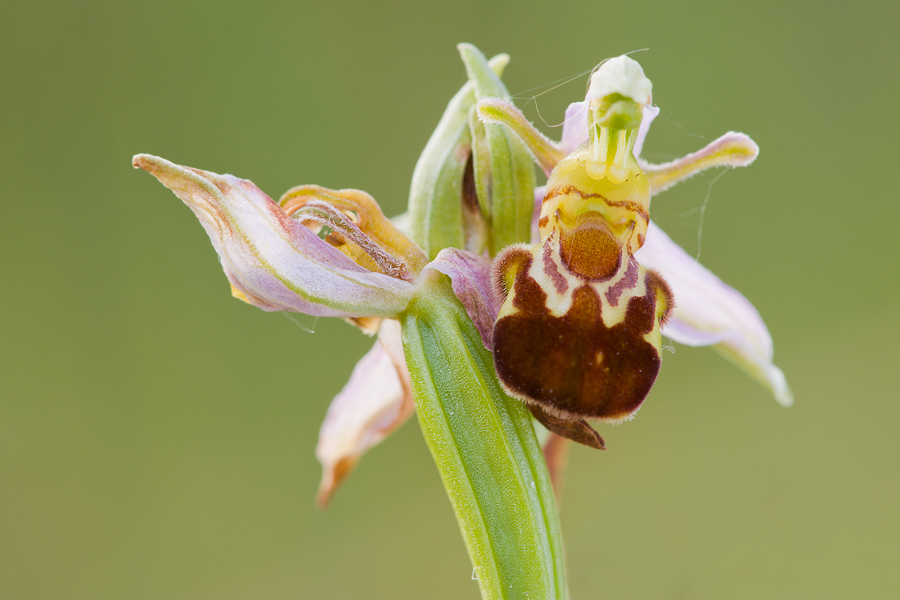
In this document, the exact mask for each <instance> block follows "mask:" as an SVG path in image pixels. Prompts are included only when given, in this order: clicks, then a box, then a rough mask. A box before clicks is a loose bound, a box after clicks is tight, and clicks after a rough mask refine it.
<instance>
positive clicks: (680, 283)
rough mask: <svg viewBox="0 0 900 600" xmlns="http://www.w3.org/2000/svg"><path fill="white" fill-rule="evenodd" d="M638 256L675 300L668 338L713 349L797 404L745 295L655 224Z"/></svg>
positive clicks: (777, 395)
mask: <svg viewBox="0 0 900 600" xmlns="http://www.w3.org/2000/svg"><path fill="white" fill-rule="evenodd" d="M635 258H636V259H637V260H638V261H639V262H640V263H641V264H642V265H645V266H647V267H650V268H651V269H654V270H656V271H657V272H659V273H660V274H661V275H662V276H663V277H664V278H665V280H666V282H667V283H668V284H669V286H670V287H671V288H672V293H673V295H674V296H675V308H674V309H673V310H672V312H671V318H670V319H669V321H668V323H667V324H666V325H665V326H664V327H663V330H662V333H663V335H665V336H667V337H670V338H672V339H673V340H675V341H676V342H680V343H682V344H687V345H689V346H710V345H711V346H713V347H714V348H715V349H716V350H718V351H719V352H720V353H721V354H723V355H724V356H725V357H726V358H728V359H730V360H732V361H733V362H735V363H736V364H737V365H738V366H740V367H741V368H743V369H744V370H746V371H747V372H748V373H749V374H750V375H751V376H753V377H754V378H755V379H757V380H758V381H760V383H762V384H763V385H764V386H766V387H767V388H769V389H770V390H771V391H772V393H773V394H774V395H775V399H776V400H777V401H778V402H779V403H780V404H782V405H784V406H790V405H791V404H792V403H793V396H792V394H791V390H790V388H789V387H788V385H787V381H786V380H785V377H784V374H783V373H782V372H781V369H779V368H778V367H776V366H775V365H774V364H772V354H773V350H772V337H771V336H770V335H769V331H768V329H766V325H765V323H763V320H762V318H761V317H760V316H759V312H757V310H756V309H755V308H754V307H753V305H752V304H750V302H749V301H748V300H747V299H746V298H745V297H744V296H743V295H742V294H741V293H740V292H738V291H737V290H735V289H734V288H732V287H730V286H728V285H726V284H725V283H723V282H722V280H721V279H719V278H718V277H716V276H715V275H714V274H713V273H712V272H711V271H709V269H707V268H706V267H704V266H703V265H701V264H700V263H699V262H697V261H696V260H694V259H693V258H692V257H690V256H689V255H688V254H687V252H685V251H684V250H682V249H681V247H680V246H678V244H676V243H675V242H673V241H672V240H671V239H670V238H669V236H667V235H666V234H665V233H664V232H663V231H662V229H660V228H659V227H657V226H656V224H655V223H653V222H652V221H651V222H650V227H649V229H648V230H647V240H646V242H645V243H644V245H643V247H642V248H641V249H640V250H638V252H637V253H636V254H635Z"/></svg>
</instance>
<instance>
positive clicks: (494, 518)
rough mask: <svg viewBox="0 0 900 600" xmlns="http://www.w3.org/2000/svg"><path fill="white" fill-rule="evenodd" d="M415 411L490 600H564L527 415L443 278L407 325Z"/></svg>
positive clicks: (419, 301) (541, 466)
mask: <svg viewBox="0 0 900 600" xmlns="http://www.w3.org/2000/svg"><path fill="white" fill-rule="evenodd" d="M402 322H403V346H404V351H405V353H406V360H407V364H408V365H409V370H410V375H411V377H412V382H413V387H414V390H415V396H416V404H417V412H418V416H419V422H420V424H421V426H422V432H423V434H424V436H425V440H426V441H427V443H428V446H429V448H430V449H431V453H432V455H433V456H434V460H435V462H436V463H437V466H438V470H439V471H440V473H441V477H442V479H443V481H444V486H445V488H446V489H447V494H448V495H449V497H450V501H451V503H452V504H453V508H454V510H455V511H456V517H457V519H458V521H459V525H460V529H461V530H462V534H463V538H464V539H465V542H466V546H467V547H468V550H469V556H470V558H471V559H472V564H473V566H474V568H475V575H476V577H477V579H478V583H479V586H480V587H481V593H482V597H483V598H485V599H486V600H488V599H489V600H495V599H513V598H515V599H524V598H528V599H531V600H565V598H566V597H567V591H566V583H565V571H564V565H563V559H562V542H561V537H560V530H559V519H558V516H557V512H556V503H555V500H554V495H553V488H552V485H551V483H550V477H549V475H548V473H547V468H546V465H545V463H544V458H543V455H542V453H541V449H540V446H539V444H538V442H537V439H536V437H535V434H534V429H533V427H532V423H531V416H530V414H529V412H528V410H527V409H526V408H525V406H524V405H523V404H522V403H521V402H519V401H516V400H513V399H512V398H510V397H509V396H508V395H507V394H506V393H505V392H504V391H503V389H502V388H501V387H500V384H499V382H498V380H497V375H496V373H495V372H494V364H493V359H492V357H491V354H490V352H489V351H488V350H486V349H485V348H484V346H483V345H482V342H481V338H480V336H479V334H478V331H477V330H476V329H475V327H474V326H473V325H472V322H471V321H470V320H469V317H468V316H467V315H466V312H465V310H464V309H463V307H462V305H461V304H460V303H459V301H458V300H457V299H456V297H455V296H454V295H453V292H452V290H451V288H450V284H449V281H448V280H447V279H446V278H445V277H444V276H443V275H433V276H431V277H430V278H428V280H426V281H424V282H422V283H421V287H420V291H419V293H418V294H417V296H416V297H415V299H414V300H413V302H412V303H411V304H410V307H409V308H408V310H407V312H406V313H405V315H404V316H403V319H402Z"/></svg>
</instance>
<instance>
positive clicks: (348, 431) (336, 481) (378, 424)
mask: <svg viewBox="0 0 900 600" xmlns="http://www.w3.org/2000/svg"><path fill="white" fill-rule="evenodd" d="M414 410H415V403H414V401H413V396H412V384H411V383H410V379H409V370H408V369H407V368H406V359H405V358H404V356H403V343H402V341H401V337H400V324H399V323H398V322H397V321H395V320H393V319H385V320H383V321H382V324H381V328H380V329H379V331H378V341H377V342H375V345H374V346H373V347H372V349H371V350H369V352H368V353H366V355H365V356H363V357H362V359H360V361H359V362H358V363H357V364H356V367H355V368H354V369H353V374H352V375H350V380H349V381H348V382H347V384H346V385H345V386H344V389H342V390H341V392H340V393H339V394H338V395H337V396H335V398H334V400H333V401H332V403H331V406H329V407H328V414H327V415H326V416H325V421H324V422H323V423H322V428H321V429H320V430H319V443H318V445H317V446H316V457H317V458H318V459H319V462H321V463H322V480H321V482H320V484H319V493H318V495H317V497H316V504H318V505H319V506H320V507H324V506H325V505H327V504H328V501H329V500H330V499H331V496H332V494H334V492H335V490H337V488H338V486H339V485H340V484H341V483H342V482H343V481H344V479H345V478H346V477H347V476H348V475H349V474H350V473H351V472H352V471H353V468H354V467H355V466H356V463H357V462H359V459H360V458H361V457H362V455H363V454H365V453H366V451H368V450H369V449H370V448H372V447H373V446H375V445H376V444H378V443H379V442H381V440H383V439H384V438H385V437H387V436H388V435H389V434H390V433H392V432H393V431H394V430H395V429H397V428H398V427H399V426H400V425H402V424H403V423H404V422H406V420H407V419H408V418H409V417H410V415H412V413H413V411H414Z"/></svg>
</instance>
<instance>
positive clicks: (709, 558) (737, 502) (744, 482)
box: [0, 0, 900, 600]
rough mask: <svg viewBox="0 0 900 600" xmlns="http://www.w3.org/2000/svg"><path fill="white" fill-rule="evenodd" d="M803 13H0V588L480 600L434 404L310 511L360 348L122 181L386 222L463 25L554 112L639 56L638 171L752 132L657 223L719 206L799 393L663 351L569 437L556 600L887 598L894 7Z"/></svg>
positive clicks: (175, 209)
mask: <svg viewBox="0 0 900 600" xmlns="http://www.w3.org/2000/svg"><path fill="white" fill-rule="evenodd" d="M812 7H813V5H811V4H810V5H807V4H806V3H794V4H791V3H787V4H786V3H782V2H764V3H730V4H726V3H696V2H677V3H675V2H666V3H664V2H657V3H640V2H622V3H613V2H597V1H593V2H571V3H566V4H556V3H551V2H529V3H524V2H518V3H512V2H507V3H482V2H474V1H468V0H467V1H460V2H454V3H449V2H447V3H440V4H432V3H428V2H420V3H417V4H413V3H407V2H402V3H400V2H398V3H369V2H344V1H341V0H333V1H332V2H328V3H322V5H320V6H313V5H311V4H307V3H287V2H279V3H275V2H265V1H262V2H256V3H252V4H251V3H243V2H234V3H225V2H222V3H212V2H210V3H204V2H198V1H194V0H190V1H186V2H185V1H181V2H171V1H168V0H166V1H157V2H153V3H126V2H97V1H84V2H77V3H76V2H41V1H36V2H31V3H29V4H28V5H27V7H25V3H19V2H5V3H3V5H2V7H0V56H2V63H0V165H2V166H0V177H2V182H3V184H4V185H5V186H6V187H5V188H4V189H5V192H4V196H5V201H4V211H5V212H4V216H3V218H2V220H0V249H2V250H0V251H2V256H3V260H2V266H0V269H2V271H0V277H2V281H3V284H4V289H5V293H4V294H3V299H2V301H0V302H2V308H3V317H2V325H0V336H2V340H3V343H2V344H0V375H2V382H0V386H2V387H0V390H2V391H0V394H2V396H0V598H3V599H6V598H11V599H31V598H35V599H46V598H61V599H80V598H86V599H87V598H90V599H102V598H107V599H114V598H126V599H144V598H146V599H150V598H153V599H158V598H185V599H231V598H235V599H237V598H241V599H243V598H247V599H249V598H254V599H255V598H275V599H281V598H285V599H286V598H367V599H375V598H392V599H393V598H436V599H443V598H447V599H450V598H453V599H457V598H473V599H474V598H477V597H478V592H477V585H476V583H475V582H474V581H472V580H471V577H470V575H471V567H470V565H469V562H468V557H467V556H466V553H465V549H464V546H463V543H462V541H461V538H460V536H459V533H458V530H457V529H456V524H455V520H454V517H453V514H452V511H451V509H450V506H449V503H448V502H447V500H446V498H445V496H444V493H443V489H442V487H441V484H440V481H439V478H438V476H437V473H436V470H435V468H434V466H433V464H432V462H431V457H430V456H429V454H428V451H427V449H426V447H425V445H424V443H423V441H422V438H421V434H420V433H419V430H418V426H417V424H416V423H415V422H410V423H408V424H407V425H406V426H404V427H403V428H402V429H401V430H400V431H399V432H398V433H397V434H396V435H395V436H393V437H392V438H390V439H389V440H388V441H387V442H386V443H384V444H383V445H382V446H380V447H378V448H377V449H376V450H374V451H373V452H371V453H370V454H369V455H368V456H366V458H365V459H364V460H363V461H362V463H361V464H360V467H359V469H358V470H357V472H356V473H355V474H354V475H353V476H352V477H351V478H350V480H349V481H348V482H347V484H346V485H345V486H344V488H342V489H341V490H340V491H339V493H338V495H337V496H336V498H335V499H334V502H333V504H332V506H331V507H330V508H329V509H328V510H327V511H324V512H322V511H319V510H316V509H315V508H314V507H313V498H314V495H315V490H316V486H317V482H318V477H319V467H318V464H317V462H316V461H315V457H314V454H313V450H314V447H315V443H316V437H317V432H318V427H319V424H320V422H321V420H322V417H323V416H324V414H325V411H326V408H327V406H328V403H329V401H330V399H331V397H332V396H333V395H334V394H335V393H337V392H338V391H339V390H340V388H341V386H342V384H343V383H344V382H345V381H346V379H347V377H348V375H349V374H350V371H351V369H352V367H353V365H354V364H355V362H356V360H357V359H358V358H359V357H360V356H361V355H362V354H363V352H364V351H365V350H366V349H367V348H368V347H369V345H370V343H371V342H370V340H368V339H366V338H364V337H363V336H361V335H359V334H358V333H357V332H356V331H355V330H354V329H353V328H351V327H349V326H347V325H346V324H344V323H342V322H339V321H330V320H326V319H321V320H318V321H316V320H313V319H312V318H310V317H305V316H302V315H300V316H299V317H298V319H297V320H298V322H299V323H300V324H302V325H303V327H306V328H312V329H314V331H315V332H314V333H309V332H307V331H305V330H304V329H303V328H302V327H298V326H297V325H296V324H295V323H293V322H291V321H290V320H288V319H286V318H285V317H284V316H282V315H280V314H277V313H275V314H268V313H263V312H260V311H258V310H256V309H253V308H252V307H250V306H248V305H245V304H242V303H241V302H238V301H236V300H233V299H232V298H231V297H230V294H229V289H228V285H227V282H226V280H225V277H224V276H223V275H222V272H221V269H220V267H219V264H218V261H217V259H216V256H215V254H214V252H213V250H212V248H211V246H210V243H209V241H208V239H207V237H206V235H205V234H204V232H203V231H202V230H201V228H200V227H199V226H198V224H197V223H196V220H195V219H194V217H193V216H192V214H191V213H190V211H189V210H188V209H187V208H186V207H185V206H184V205H182V203H181V202H179V201H178V200H177V199H176V198H175V197H174V196H173V195H172V194H171V192H169V191H167V190H165V189H164V188H163V187H162V186H161V185H160V184H159V183H158V182H157V181H155V180H154V179H153V178H152V177H150V176H149V175H147V174H145V173H142V172H138V171H135V170H134V169H132V168H131V165H130V162H131V156H132V155H133V154H135V153H137V152H149V153H154V154H158V155H161V156H164V157H166V158H168V159H171V160H173V161H176V162H179V163H182V164H188V165H191V166H195V167H199V168H203V169H207V170H211V171H216V172H220V173H225V172H230V173H234V174H236V175H239V176H242V177H246V178H250V179H252V180H253V181H254V182H255V183H256V184H258V185H259V186H260V187H261V188H262V189H264V190H266V191H268V192H269V194H270V195H274V196H276V197H277V196H278V195H280V194H281V193H282V192H283V191H285V190H286V189H287V188H288V187H290V186H293V185H296V184H300V183H318V184H321V185H325V186H330V187H335V188H337V187H357V188H362V189H365V190H367V191H369V192H370V193H371V194H373V195H374V196H375V197H376V198H377V199H379V200H380V202H381V203H382V204H383V206H384V207H385V209H386V212H389V213H398V212H401V211H402V210H403V209H404V205H405V202H406V197H407V193H408V185H409V180H410V175H411V173H412V169H413V166H414V164H415V160H416V158H417V156H418V154H419V152H420V150H421V148H422V147H423V146H424V144H425V141H426V140H427V139H428V136H429V135H430V133H431V131H432V129H433V128H434V125H435V124H436V122H437V119H438V118H439V116H440V114H441V112H442V110H443V108H444V106H445V104H446V102H447V100H448V99H449V97H450V96H451V94H453V93H454V92H455V91H456V90H457V89H458V88H459V86H460V85H461V84H462V83H463V81H464V71H463V67H462V64H461V62H460V61H459V58H458V56H457V53H456V50H455V44H456V43H457V42H460V41H468V42H472V43H474V44H476V45H478V46H479V47H481V49H482V50H483V51H484V52H485V53H487V54H489V55H490V54H495V53H498V52H508V53H509V54H510V55H511V56H512V62H511V64H510V65H509V67H508V69H507V75H506V77H505V79H506V81H507V83H508V87H509V88H510V91H511V92H512V93H513V94H514V95H515V96H516V98H517V102H519V104H520V105H526V104H527V106H526V112H527V113H528V114H529V115H530V117H531V118H533V119H535V120H537V121H539V118H538V115H537V112H536V109H539V110H540V115H541V116H542V117H543V119H545V120H546V122H547V123H548V124H551V125H553V124H557V123H560V122H561V121H562V111H563V109H564V107H565V106H566V104H567V103H568V102H570V101H574V100H578V99H580V98H581V97H582V96H583V94H584V90H585V82H586V77H584V76H582V77H581V78H578V79H576V80H575V81H573V82H571V83H569V84H567V85H564V86H562V87H559V88H557V89H553V90H552V91H549V92H547V93H541V92H544V91H546V90H548V89H549V88H552V87H553V86H554V85H556V83H554V82H557V80H560V79H567V78H570V77H573V76H576V75H578V74H579V73H583V72H585V71H587V70H589V69H590V68H591V67H592V66H593V65H594V64H595V63H597V62H598V61H599V60H601V59H603V58H605V57H609V56H615V55H618V54H621V53H623V52H627V51H631V50H636V49H640V48H649V49H650V50H649V51H647V52H643V53H640V54H639V55H636V56H635V58H637V59H639V60H640V62H641V63H642V64H643V66H644V69H645V71H646V73H647V74H648V76H649V77H650V78H651V79H652V81H653V83H654V92H655V94H654V99H655V101H656V103H657V104H658V105H659V106H660V107H661V109H662V113H661V116H660V118H659V119H657V121H656V124H655V125H654V128H653V131H652V132H651V135H650V137H649V138H648V141H647V145H646V146H645V156H647V157H649V158H650V159H653V160H657V161H662V160H668V159H671V158H673V157H676V156H679V155H681V154H684V153H686V152H689V151H692V150H695V149H697V148H699V147H701V146H702V145H703V144H705V143H707V142H708V141H710V140H712V139H714V138H715V137H717V136H718V135H720V134H722V133H724V132H726V131H728V130H732V129H733V130H738V131H743V132H746V133H748V134H750V135H751V136H752V137H753V138H754V139H755V140H756V141H757V142H758V143H759V145H760V146H761V148H762V152H761V155H760V158H759V160H757V162H756V163H755V164H754V165H753V166H752V167H751V168H749V169H742V170H738V171H734V172H729V173H726V174H725V176H724V177H722V178H721V179H718V180H716V174H715V173H713V174H710V175H705V176H703V177H698V178H695V179H694V180H691V181H690V182H688V183H687V184H684V185H681V186H679V187H678V188H676V189H674V190H672V191H670V192H667V193H665V194H663V195H661V196H659V197H658V198H657V199H656V200H654V207H653V211H654V216H655V219H656V220H657V221H658V222H659V223H660V224H661V225H662V226H663V227H664V228H665V229H666V230H667V231H668V232H669V233H670V234H671V235H672V236H673V237H674V238H675V239H676V240H677V241H679V242H680V243H682V244H683V245H684V246H685V248H687V250H688V251H689V252H691V253H696V252H697V251H698V232H699V223H700V219H699V217H700V214H699V209H700V207H701V206H703V204H704V201H705V200H706V201H707V204H706V205H707V209H706V211H705V217H704V221H703V227H702V261H703V262H704V263H705V264H706V265H707V266H709V267H710V268H711V269H712V270H713V271H714V272H716V273H717V274H719V275H720V276H722V277H723V278H724V279H725V280H726V281H727V282H729V283H731V284H732V285H734V286H735V287H737V288H738V289H740V290H742V291H743V292H745V294H746V295H747V296H748V297H749V298H750V299H751V300H752V301H753V302H754V303H755V305H756V306H757V307H758V308H759V310H760V312H761V313H762V315H763V316H764V318H765V319H766V321H767V323H768V325H769V328H770V330H771V332H772V334H773V336H774V338H775V347H776V362H777V364H778V365H779V366H781V367H782V368H783V369H784V371H785V373H786V374H787V377H788V379H789V381H790V383H791V384H792V386H793V389H794V392H795V394H796V405H795V406H794V407H793V408H791V409H784V408H781V407H779V406H778V405H777V404H776V403H775V401H774V400H773V399H772V398H771V397H769V395H768V394H767V393H766V391H765V390H763V389H762V388H761V387H760V386H758V385H757V384H755V383H754V382H752V381H751V380H750V379H749V378H747V377H746V376H745V375H743V374H742V373H741V372H739V371H738V370H737V369H735V368H734V367H732V366H731V365H730V364H728V363H727V362H726V361H724V360H722V359H721V358H719V357H718V356H717V355H715V354H714V353H713V352H711V351H709V350H707V349H692V348H686V347H681V346H679V347H678V348H677V351H676V352H675V353H674V354H667V355H666V360H665V365H664V367H663V370H662V373H661V376H660V378H659V381H658V384H657V386H656V387H655V388H654V390H653V392H652V394H651V396H650V398H649V399H648V400H647V402H646V404H645V406H644V408H643V409H642V410H641V412H640V414H639V416H638V418H637V419H636V420H635V421H633V422H631V423H629V424H627V425H623V426H619V427H616V428H611V427H603V428H601V433H602V434H603V435H604V437H605V438H606V440H607V443H608V445H609V447H610V450H609V451H608V452H606V453H598V452H593V451H589V450H587V449H582V448H574V449H573V450H572V452H571V461H570V466H569V469H568V472H567V477H566V486H565V496H564V499H563V503H562V509H561V510H562V513H561V515H562V521H563V528H564V531H565V539H566V545H567V546H566V547H567V555H568V566H569V572H570V583H571V589H572V597H573V598H574V599H576V600H577V599H588V598H610V599H613V598H614V599H661V598H672V599H688V598H690V599H707V598H709V599H713V598H715V599H724V598H727V599H745V598H747V599H750V598H753V599H756V598H760V599H761V598H766V599H778V598H816V599H828V598H898V597H900V482H898V477H900V436H898V434H897V428H898V423H900V403H898V401H897V400H898V396H900V394H898V388H900V367H898V366H897V360H896V357H897V354H898V350H897V337H898V334H900V311H898V308H897V303H898V300H900V285H898V258H897V253H898V250H900V243H898V240H900V236H898V233H897V224H898V217H900V210H898V192H897V189H898V188H897V173H898V167H897V166H896V165H897V157H896V155H897V143H896V140H897V139H898V134H900V131H898V129H900V126H898V123H900V119H898V117H897V113H896V110H897V108H896V107H897V106H898V101H900V93H898V91H900V83H898V66H900V60H898V58H900V42H898V39H900V5H898V4H897V3H896V2H887V1H884V2H871V3H867V2H858V3H837V2H833V3H830V4H828V3H823V4H818V5H815V8H814V9H813V8H812ZM537 94H541V95H539V96H537V98H536V101H531V102H529V100H530V99H532V97H534V96H536V95H537ZM542 127H543V125H542ZM544 130H545V131H547V132H548V133H549V134H550V135H552V136H553V137H558V135H559V129H551V128H547V127H544ZM713 180H716V181H715V184H714V185H711V184H712V183H713Z"/></svg>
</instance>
